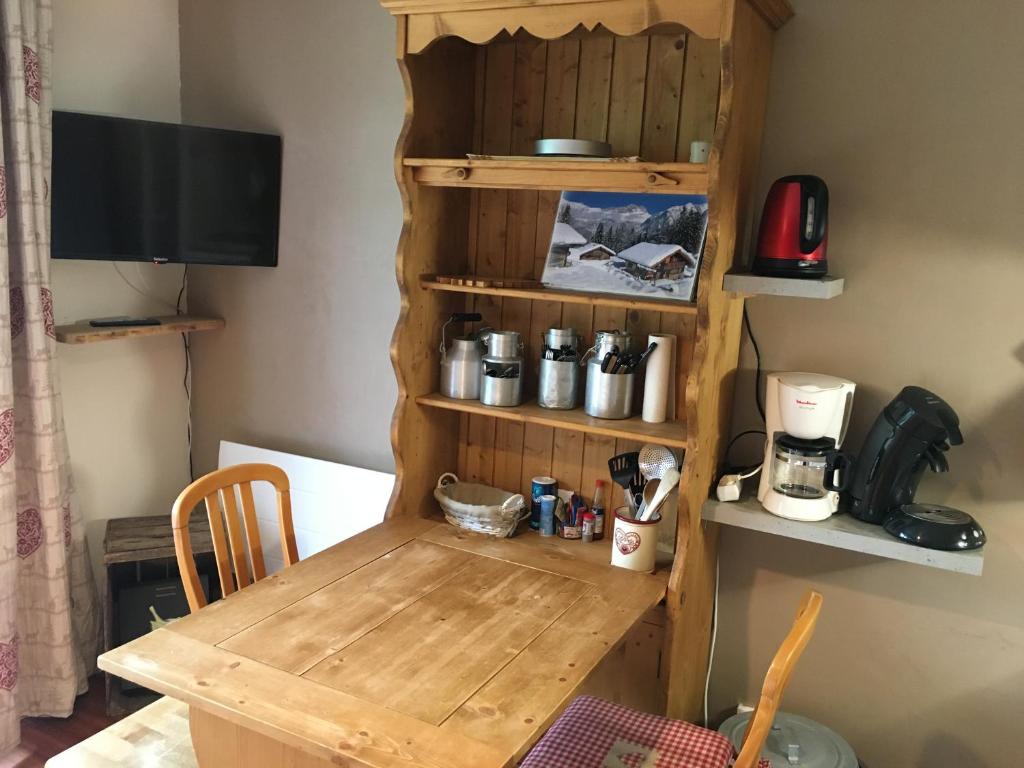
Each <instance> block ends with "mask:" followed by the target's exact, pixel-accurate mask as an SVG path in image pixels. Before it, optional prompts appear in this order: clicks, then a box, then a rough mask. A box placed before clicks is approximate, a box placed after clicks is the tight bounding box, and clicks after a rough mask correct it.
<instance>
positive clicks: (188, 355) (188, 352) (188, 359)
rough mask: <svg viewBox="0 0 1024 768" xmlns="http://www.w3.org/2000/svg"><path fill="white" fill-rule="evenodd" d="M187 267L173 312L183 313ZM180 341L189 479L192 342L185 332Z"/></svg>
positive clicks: (190, 473) (192, 475)
mask: <svg viewBox="0 0 1024 768" xmlns="http://www.w3.org/2000/svg"><path fill="white" fill-rule="evenodd" d="M188 267H189V265H188V264H186V265H185V271H184V272H182V274H181V288H180V289H179V290H178V300H177V301H176V302H175V306H174V311H175V314H178V315H181V314H184V310H183V309H182V306H181V302H182V299H184V298H185V290H186V288H187V286H188ZM181 342H182V344H183V345H184V347H185V376H184V378H183V379H182V382H181V384H182V386H183V387H184V389H185V407H186V409H187V415H186V419H185V434H186V438H187V440H188V477H189V480H190V481H191V480H195V479H196V475H195V469H194V468H193V466H192V343H191V342H190V341H189V336H188V334H187V333H183V334H181Z"/></svg>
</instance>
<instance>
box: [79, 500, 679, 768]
mask: <svg viewBox="0 0 1024 768" xmlns="http://www.w3.org/2000/svg"><path fill="white" fill-rule="evenodd" d="M609 551H610V544H609V542H608V541H607V540H606V541H604V542H596V543H593V544H583V543H581V542H579V541H563V540H561V539H545V538H541V537H539V536H538V535H537V534H536V533H533V532H530V533H527V534H523V535H520V536H517V537H515V538H511V539H497V538H493V537H487V536H481V535H478V534H473V533H468V532H465V531H462V530H460V529H457V528H454V527H452V526H450V525H448V524H447V523H443V522H438V521H437V520H428V519H422V518H394V519H391V520H388V521H385V522H384V523H382V524H380V525H377V526H375V527H373V528H371V529H369V530H367V531H365V532H363V533H361V534H358V535H357V536H355V537H353V538H351V539H347V540H346V541H343V542H341V543H339V544H336V545H335V546H333V547H331V548H329V549H327V550H325V551H323V552H320V553H319V554H316V555H314V556H312V557H309V558H308V559H305V560H302V561H300V562H299V563H297V564H296V565H293V566H291V567H289V568H285V569H284V570H281V571H279V572H277V573H275V574H273V575H272V576H270V577H268V578H266V579H263V580H261V581H259V582H257V583H256V584H254V585H252V586H250V587H247V588H246V589H243V590H241V591H239V592H236V593H234V594H232V595H230V596H229V597H227V598H225V599H222V600H219V601H217V602H214V603H212V604H210V605H208V606H207V607H205V608H203V609H202V610H200V611H198V612H196V613H194V614H192V615H190V616H187V617H185V618H182V619H179V620H177V621H175V622H173V623H171V624H169V625H168V626H166V627H164V628H161V629H157V630H155V631H153V632H150V633H149V634H147V635H144V636H143V637H140V638H139V639H137V640H134V641H132V642H130V643H128V644H126V645H123V646H121V647H119V648H115V649H114V650H112V651H109V652H107V653H105V654H104V655H103V656H101V657H100V659H99V665H100V667H101V668H102V669H104V670H106V671H108V672H111V673H113V674H116V675H118V676H120V677H122V678H125V679H127V680H131V681H133V682H136V683H138V684H140V685H144V686H146V687H147V688H151V689H153V690H155V691H158V692H160V693H163V694H166V695H168V696H172V697H174V698H176V699H180V700H182V701H184V702H185V703H186V704H188V706H189V722H190V728H191V733H192V741H193V745H194V747H195V751H196V758H197V761H198V764H199V765H200V766H201V767H202V768H206V767H208V766H209V767H216V768H243V766H244V767H245V768H263V767H264V766H266V767H268V768H269V766H288V767H289V768H313V767H314V766H372V767H373V768H397V767H398V766H401V767H402V768H413V767H419V766H422V767H423V768H459V767H462V766H465V767H466V768H470V767H472V768H490V767H491V766H508V765H514V764H515V763H516V761H517V760H518V759H519V758H521V757H522V755H524V754H525V753H526V752H527V751H528V750H529V748H530V746H531V745H532V744H533V743H534V742H535V741H536V740H537V738H539V736H540V735H542V734H543V732H544V731H545V729H546V728H547V727H548V726H549V725H550V724H551V722H553V720H554V719H555V718H556V717H557V716H558V715H559V714H560V712H561V711H562V710H563V709H564V708H565V706H566V705H567V704H568V702H569V701H570V700H571V699H572V698H573V696H574V695H576V694H577V693H578V692H580V691H581V690H582V689H583V687H584V685H585V683H586V682H587V680H588V678H589V677H590V676H591V675H592V674H593V673H594V670H595V669H596V668H597V667H598V666H599V665H600V664H601V663H602V660H604V659H605V658H606V657H608V656H609V654H611V653H612V652H613V649H615V648H616V647H617V646H621V644H622V640H623V638H624V637H625V636H626V634H627V632H629V630H630V628H631V627H633V625H634V624H636V623H637V622H638V621H639V620H640V619H641V617H642V616H643V614H644V613H645V612H646V611H648V610H649V609H651V608H652V607H654V606H656V605H657V604H658V603H659V601H661V600H662V598H663V597H664V595H665V589H666V581H667V572H665V573H657V574H654V575H650V574H640V573H634V572H632V571H627V570H623V569H620V568H615V567H612V566H611V565H609V564H608V553H609Z"/></svg>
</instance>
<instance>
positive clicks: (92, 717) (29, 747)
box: [0, 675, 114, 768]
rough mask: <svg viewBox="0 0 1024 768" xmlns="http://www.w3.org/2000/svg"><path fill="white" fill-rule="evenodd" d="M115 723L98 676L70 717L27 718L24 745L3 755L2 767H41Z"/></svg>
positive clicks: (23, 722) (22, 730) (23, 738)
mask: <svg viewBox="0 0 1024 768" xmlns="http://www.w3.org/2000/svg"><path fill="white" fill-rule="evenodd" d="M113 722H114V720H113V718H109V717H107V714H106V705H105V702H104V700H103V677H102V676H100V675H98V676H96V677H93V678H92V679H91V680H90V681H89V691H88V693H85V694H83V695H82V696H79V697H78V699H77V700H76V701H75V711H74V713H73V714H72V715H71V717H68V718H55V717H28V718H25V719H24V720H22V721H21V746H20V747H18V748H16V749H15V750H14V751H13V752H10V753H8V754H6V755H0V768H42V766H43V765H44V764H45V763H46V761H47V760H49V759H50V758H51V757H53V756H54V755H57V754H60V753H61V752H63V751H64V750H65V749H67V748H68V747H71V746H73V745H75V744H77V743H78V742H80V741H82V740H83V739H86V738H88V737H89V736H92V735H93V734H94V733H96V732H97V731H101V730H103V729H104V728H106V727H107V726H108V725H110V724H111V723H113Z"/></svg>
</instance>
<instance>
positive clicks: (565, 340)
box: [544, 328, 579, 347]
mask: <svg viewBox="0 0 1024 768" xmlns="http://www.w3.org/2000/svg"><path fill="white" fill-rule="evenodd" d="M577 339H579V336H578V335H577V334H576V329H575V328H548V329H547V331H545V332H544V341H545V343H547V345H548V346H549V347H560V346H562V345H563V344H567V345H571V346H574V347H575V346H576V341H577Z"/></svg>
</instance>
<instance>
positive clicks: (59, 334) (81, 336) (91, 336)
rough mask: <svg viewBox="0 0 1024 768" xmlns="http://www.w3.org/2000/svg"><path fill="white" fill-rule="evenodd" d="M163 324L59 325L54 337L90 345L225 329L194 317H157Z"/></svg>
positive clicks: (211, 320)
mask: <svg viewBox="0 0 1024 768" xmlns="http://www.w3.org/2000/svg"><path fill="white" fill-rule="evenodd" d="M157 320H159V321H160V325H121V326H112V327H107V328H94V327H93V326H91V325H89V321H88V320H82V321H81V322H78V323H72V324H70V325H58V326H57V327H56V328H55V329H54V332H55V333H54V335H55V336H56V339H57V341H59V342H60V343H61V344H91V343H93V342H94V341H112V340H113V339H127V338H132V337H135V336H162V335H164V334H168V333H194V332H196V331H217V330H220V329H221V328H223V327H224V321H223V320H222V319H221V318H219V317H194V316H192V315H166V316H164V317H158V318H157Z"/></svg>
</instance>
